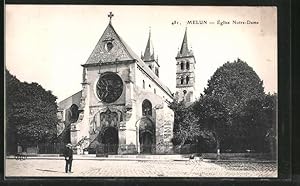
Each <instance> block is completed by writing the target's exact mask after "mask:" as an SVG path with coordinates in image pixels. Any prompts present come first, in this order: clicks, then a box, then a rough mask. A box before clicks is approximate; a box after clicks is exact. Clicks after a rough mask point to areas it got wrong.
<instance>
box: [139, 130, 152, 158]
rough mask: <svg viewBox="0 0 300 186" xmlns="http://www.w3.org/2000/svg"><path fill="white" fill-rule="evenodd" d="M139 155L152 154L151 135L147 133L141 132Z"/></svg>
mask: <svg viewBox="0 0 300 186" xmlns="http://www.w3.org/2000/svg"><path fill="white" fill-rule="evenodd" d="M140 143H141V153H143V154H151V153H152V134H151V133H150V132H148V131H146V132H143V133H142V136H141V141H140Z"/></svg>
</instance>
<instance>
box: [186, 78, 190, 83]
mask: <svg viewBox="0 0 300 186" xmlns="http://www.w3.org/2000/svg"><path fill="white" fill-rule="evenodd" d="M185 80H186V84H189V80H190V77H189V76H186V78H185Z"/></svg>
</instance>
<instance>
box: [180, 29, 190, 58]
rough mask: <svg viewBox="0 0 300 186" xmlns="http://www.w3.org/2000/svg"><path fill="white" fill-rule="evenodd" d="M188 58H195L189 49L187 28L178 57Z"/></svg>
mask: <svg viewBox="0 0 300 186" xmlns="http://www.w3.org/2000/svg"><path fill="white" fill-rule="evenodd" d="M186 56H193V52H192V50H189V48H188V40H187V28H185V32H184V36H183V41H182V44H181V48H180V50H179V51H178V54H177V57H186Z"/></svg>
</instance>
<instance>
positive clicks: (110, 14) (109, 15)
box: [108, 12, 114, 22]
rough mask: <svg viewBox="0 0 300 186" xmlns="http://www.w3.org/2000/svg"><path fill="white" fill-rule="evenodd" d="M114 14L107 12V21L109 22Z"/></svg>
mask: <svg viewBox="0 0 300 186" xmlns="http://www.w3.org/2000/svg"><path fill="white" fill-rule="evenodd" d="M113 16H114V14H113V13H112V12H109V14H108V17H109V22H111V18H112V17H113Z"/></svg>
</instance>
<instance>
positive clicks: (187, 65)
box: [186, 62, 190, 70]
mask: <svg viewBox="0 0 300 186" xmlns="http://www.w3.org/2000/svg"><path fill="white" fill-rule="evenodd" d="M186 69H187V70H189V69H190V62H186Z"/></svg>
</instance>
